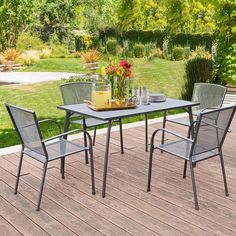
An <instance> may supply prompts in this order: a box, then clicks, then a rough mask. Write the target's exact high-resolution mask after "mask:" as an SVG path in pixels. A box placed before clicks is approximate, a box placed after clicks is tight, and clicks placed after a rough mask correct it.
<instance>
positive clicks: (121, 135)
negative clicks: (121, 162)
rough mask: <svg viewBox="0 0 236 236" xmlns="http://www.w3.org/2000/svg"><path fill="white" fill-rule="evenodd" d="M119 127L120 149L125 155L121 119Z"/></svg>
mask: <svg viewBox="0 0 236 236" xmlns="http://www.w3.org/2000/svg"><path fill="white" fill-rule="evenodd" d="M119 125H120V148H121V154H124V144H123V131H122V120H121V119H119Z"/></svg>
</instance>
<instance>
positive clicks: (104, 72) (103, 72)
mask: <svg viewBox="0 0 236 236" xmlns="http://www.w3.org/2000/svg"><path fill="white" fill-rule="evenodd" d="M101 74H102V75H103V76H105V75H106V74H107V73H106V67H105V66H102V67H101Z"/></svg>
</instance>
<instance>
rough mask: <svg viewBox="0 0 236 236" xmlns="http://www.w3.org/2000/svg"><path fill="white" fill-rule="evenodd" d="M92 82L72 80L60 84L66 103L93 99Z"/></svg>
mask: <svg viewBox="0 0 236 236" xmlns="http://www.w3.org/2000/svg"><path fill="white" fill-rule="evenodd" d="M92 85H93V83H92V82H72V83H66V84H62V85H61V86H60V89H61V95H62V99H63V102H64V105H71V104H78V103H83V102H84V100H91V93H92Z"/></svg>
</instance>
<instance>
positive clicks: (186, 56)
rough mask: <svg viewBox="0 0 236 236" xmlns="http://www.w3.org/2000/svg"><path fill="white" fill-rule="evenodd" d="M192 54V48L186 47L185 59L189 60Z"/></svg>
mask: <svg viewBox="0 0 236 236" xmlns="http://www.w3.org/2000/svg"><path fill="white" fill-rule="evenodd" d="M190 54H191V50H190V47H184V58H185V59H189V57H190Z"/></svg>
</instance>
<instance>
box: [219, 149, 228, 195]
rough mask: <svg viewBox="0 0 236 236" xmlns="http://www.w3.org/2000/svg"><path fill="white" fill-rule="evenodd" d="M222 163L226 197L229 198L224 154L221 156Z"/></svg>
mask: <svg viewBox="0 0 236 236" xmlns="http://www.w3.org/2000/svg"><path fill="white" fill-rule="evenodd" d="M220 162H221V169H222V174H223V180H224V186H225V196H229V191H228V185H227V181H226V173H225V165H224V159H223V154H222V153H221V154H220Z"/></svg>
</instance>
